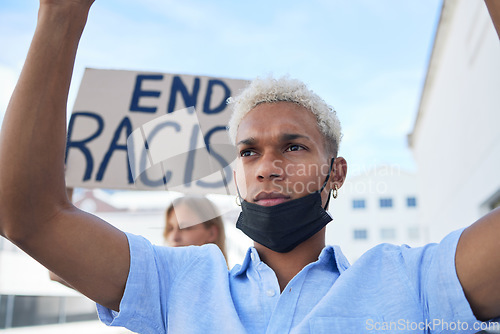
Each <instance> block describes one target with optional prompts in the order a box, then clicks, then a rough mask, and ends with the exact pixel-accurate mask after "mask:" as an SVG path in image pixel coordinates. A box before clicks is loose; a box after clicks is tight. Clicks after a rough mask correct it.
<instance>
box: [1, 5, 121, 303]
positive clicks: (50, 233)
mask: <svg viewBox="0 0 500 334" xmlns="http://www.w3.org/2000/svg"><path fill="white" fill-rule="evenodd" d="M92 3H93V0H40V9H39V13H38V23H37V27H36V30H35V35H34V37H33V41H32V44H31V46H30V49H29V52H28V56H27V59H26V63H25V65H24V67H23V70H22V72H21V76H20V78H19V81H18V83H17V86H16V88H15V90H14V93H13V95H12V98H11V101H10V103H9V106H8V107H7V111H6V114H5V117H4V121H3V125H2V130H1V132H0V161H1V163H0V233H1V234H2V235H3V236H5V237H6V238H8V239H10V240H11V241H13V242H14V243H15V244H16V245H18V246H19V247H20V248H21V249H23V250H24V251H25V252H26V253H28V254H29V255H31V256H32V257H33V258H35V259H36V260H37V261H39V262H40V263H41V264H43V265H44V266H46V267H47V268H48V269H50V270H51V271H53V272H54V273H56V274H57V275H59V276H60V277H62V278H63V279H64V280H65V281H67V282H68V283H69V284H71V286H73V287H74V288H76V289H77V290H79V291H80V292H82V293H83V294H85V295H86V296H88V297H89V298H91V299H93V300H95V301H96V302H98V303H100V304H102V305H104V306H106V307H109V308H111V309H114V310H118V307H119V303H120V301H121V298H122V295H123V291H124V287H125V283H126V279H127V275H128V269H129V265H130V259H129V249H128V242H127V238H126V236H125V234H124V233H123V232H121V231H119V230H118V229H116V228H114V227H112V226H111V225H109V224H107V223H105V222H103V221H102V220H100V219H99V218H97V217H95V216H92V215H90V214H87V213H85V212H82V211H80V210H78V209H76V208H75V207H74V206H73V205H72V204H71V203H70V202H69V200H68V198H67V196H66V191H65V182H64V152H65V139H66V103H67V96H68V91H69V85H70V81H71V75H72V71H73V66H74V60H75V56H76V50H77V47H78V42H79V40H80V37H81V34H82V31H83V29H84V26H85V23H86V19H87V15H88V11H89V9H90V7H91V5H92Z"/></svg>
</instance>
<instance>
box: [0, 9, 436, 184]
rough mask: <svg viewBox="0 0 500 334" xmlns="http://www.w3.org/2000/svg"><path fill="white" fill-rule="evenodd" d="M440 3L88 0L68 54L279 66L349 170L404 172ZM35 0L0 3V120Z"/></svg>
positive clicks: (124, 60) (159, 67) (78, 74)
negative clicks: (326, 110) (330, 130)
mask: <svg viewBox="0 0 500 334" xmlns="http://www.w3.org/2000/svg"><path fill="white" fill-rule="evenodd" d="M441 4H442V0H408V1H401V0H312V1H308V2H305V1H295V0H290V1H263V0H257V1H252V2H241V1H228V0H214V1H210V2H206V1H201V0H185V1H182V2H181V1H171V0H141V1H138V0H135V1H132V0H97V1H96V3H95V4H94V5H93V7H92V10H91V15H90V18H89V21H88V23H87V29H86V30H85V32H84V35H83V38H82V41H81V43H80V49H79V53H78V57H77V61H76V66H75V72H74V79H73V83H72V88H71V92H70V98H69V103H68V107H69V110H71V108H72V106H73V101H74V99H75V97H76V93H77V90H78V85H79V82H80V80H81V78H82V75H83V71H84V68H85V67H93V68H103V69H126V70H145V71H156V72H169V73H180V74H196V75H208V76H220V77H229V78H237V79H252V78H254V77H256V76H259V75H267V74H273V75H275V76H280V75H283V74H290V76H291V77H296V78H299V79H301V80H303V81H304V82H306V83H307V84H308V85H309V87H310V88H311V89H313V90H314V91H315V92H317V93H318V94H319V95H320V96H322V97H323V98H324V99H325V100H326V101H327V102H328V103H329V104H331V105H332V106H333V107H334V108H335V109H336V110H337V113H338V115H339V117H340V120H341V122H342V125H343V132H344V137H343V142H342V144H341V148H340V154H341V155H342V156H344V157H345V158H346V159H347V161H348V163H349V165H350V174H351V175H355V174H360V173H363V171H365V170H366V169H368V168H370V167H373V166H375V165H379V164H391V165H398V166H401V168H402V169H405V170H416V167H415V163H414V161H413V158H412V155H411V151H410V150H409V149H408V147H407V141H406V135H407V134H408V133H409V132H411V129H412V126H413V122H414V119H415V117H416V112H417V108H418V102H419V98H420V92H421V88H422V85H423V82H424V79H425V74H426V69H427V62H428V58H429V56H430V52H431V49H432V42H433V38H434V33H435V29H436V25H437V22H438V19H439V14H440V10H441ZM37 10H38V1H35V0H1V1H0V50H1V51H0V120H1V119H3V114H4V111H5V109H6V107H7V103H8V99H9V97H10V95H11V93H12V90H13V87H14V85H15V82H16V81H17V77H18V75H19V72H20V70H21V67H22V64H23V62H24V58H25V56H26V53H27V50H28V47H29V43H30V41H31V37H32V34H33V31H34V28H35V23H36V16H37Z"/></svg>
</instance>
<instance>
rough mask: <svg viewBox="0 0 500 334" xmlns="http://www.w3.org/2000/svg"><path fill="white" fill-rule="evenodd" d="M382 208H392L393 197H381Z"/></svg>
mask: <svg viewBox="0 0 500 334" xmlns="http://www.w3.org/2000/svg"><path fill="white" fill-rule="evenodd" d="M380 207H381V208H392V198H381V199H380Z"/></svg>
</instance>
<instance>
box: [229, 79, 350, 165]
mask: <svg viewBox="0 0 500 334" xmlns="http://www.w3.org/2000/svg"><path fill="white" fill-rule="evenodd" d="M227 102H228V104H229V106H230V107H232V115H231V118H230V120H229V124H228V132H229V137H230V139H231V142H232V143H233V144H236V134H237V131H238V126H239V124H240V122H241V120H242V119H243V117H245V115H246V114H247V113H248V112H249V111H250V110H252V109H253V108H255V107H256V106H257V105H259V104H261V103H275V102H292V103H296V104H298V105H300V106H302V107H304V108H306V109H307V110H309V111H311V112H312V113H313V114H314V115H315V116H316V120H317V124H318V127H319V130H320V132H321V133H322V134H323V136H324V138H325V148H326V149H327V151H328V152H329V153H331V154H332V155H333V156H336V155H337V153H338V149H339V144H340V140H341V138H342V133H341V127H340V121H339V119H338V117H337V113H336V112H335V109H333V107H331V106H330V105H328V104H327V103H326V102H325V101H324V100H323V99H322V98H321V97H319V96H318V95H317V94H316V93H314V92H313V91H312V90H310V89H309V88H308V87H307V86H306V85H305V84H304V83H303V82H302V81H300V80H297V79H291V78H289V77H288V76H283V77H281V78H278V79H275V78H273V77H271V76H268V77H264V78H256V79H255V80H253V81H252V82H251V83H250V84H249V85H248V87H247V88H245V90H243V91H242V92H241V94H239V95H238V96H235V97H230V98H229V99H228V101H227Z"/></svg>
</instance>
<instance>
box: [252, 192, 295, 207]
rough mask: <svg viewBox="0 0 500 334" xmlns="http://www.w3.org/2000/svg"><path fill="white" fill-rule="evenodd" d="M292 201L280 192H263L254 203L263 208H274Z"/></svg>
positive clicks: (256, 197)
mask: <svg viewBox="0 0 500 334" xmlns="http://www.w3.org/2000/svg"><path fill="white" fill-rule="evenodd" d="M289 199H290V196H287V195H284V194H281V193H278V192H261V193H259V194H257V196H255V198H254V202H255V203H256V204H258V205H262V206H273V205H277V204H281V203H283V202H286V201H288V200H289Z"/></svg>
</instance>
